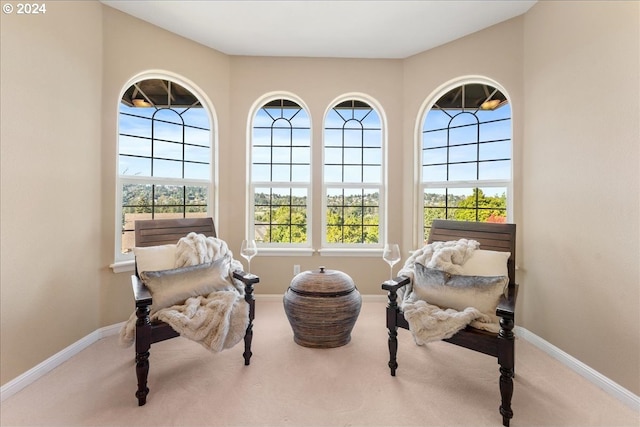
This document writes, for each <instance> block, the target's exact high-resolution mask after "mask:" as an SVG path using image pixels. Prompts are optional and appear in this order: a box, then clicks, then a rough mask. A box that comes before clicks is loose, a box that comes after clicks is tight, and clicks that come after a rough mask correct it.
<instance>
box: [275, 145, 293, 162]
mask: <svg viewBox="0 0 640 427" xmlns="http://www.w3.org/2000/svg"><path fill="white" fill-rule="evenodd" d="M271 152H272V153H273V157H272V159H271V161H272V162H273V163H291V149H290V148H289V147H274V148H273V149H272V151H271Z"/></svg>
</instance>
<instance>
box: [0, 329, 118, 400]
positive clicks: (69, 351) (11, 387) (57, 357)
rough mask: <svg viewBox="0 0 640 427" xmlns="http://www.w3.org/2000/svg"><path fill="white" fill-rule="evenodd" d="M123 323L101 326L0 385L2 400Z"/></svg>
mask: <svg viewBox="0 0 640 427" xmlns="http://www.w3.org/2000/svg"><path fill="white" fill-rule="evenodd" d="M123 324H124V322H121V323H117V324H115V325H111V326H105V327H104V328H100V329H97V330H95V331H93V332H91V333H90V334H89V335H87V336H85V337H84V338H82V339H80V340H78V341H76V342H75V343H73V344H71V345H70V346H69V347H67V348H65V349H62V350H61V351H59V352H58V353H56V354H54V355H53V356H51V357H50V358H48V359H47V360H45V361H43V362H41V363H39V364H38V365H36V366H35V367H33V368H31V369H29V370H28V371H27V372H25V373H24V374H22V375H20V376H18V377H16V378H14V379H13V380H11V381H9V382H8V383H6V384H4V385H3V386H2V387H0V402H4V400H5V399H7V398H9V397H11V396H13V395H14V394H16V393H17V392H19V391H20V390H22V389H23V388H25V387H26V386H28V385H29V384H31V383H33V382H34V381H36V380H38V379H39V378H40V377H42V376H43V375H45V374H47V373H48V372H50V371H52V370H53V369H55V368H56V367H58V366H60V365H61V364H62V363H64V362H66V361H67V360H69V359H71V358H72V357H73V356H75V355H76V354H78V353H80V352H81V351H82V350H84V349H85V348H87V347H89V346H90V345H91V344H93V343H95V342H96V341H98V340H99V339H101V338H104V337H107V336H110V335H115V334H117V333H118V331H119V330H120V327H121V326H122V325H123Z"/></svg>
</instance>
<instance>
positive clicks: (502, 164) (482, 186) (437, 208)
mask: <svg viewBox="0 0 640 427" xmlns="http://www.w3.org/2000/svg"><path fill="white" fill-rule="evenodd" d="M433 99H435V101H432V102H433V104H432V105H431V107H430V108H429V109H428V111H427V113H426V115H425V117H424V121H423V126H422V132H421V138H420V139H421V141H420V156H419V158H420V176H421V179H420V183H421V185H420V196H421V199H422V204H421V205H422V212H421V215H420V217H421V219H422V232H423V240H424V239H425V238H426V236H428V234H429V230H430V226H431V223H432V221H433V220H434V219H453V220H461V221H482V222H506V221H507V216H508V212H509V211H510V203H511V195H510V194H511V175H512V174H511V167H512V163H511V135H512V131H511V106H510V104H509V100H508V99H507V97H506V96H505V94H504V93H503V91H501V90H500V89H498V88H496V87H495V85H494V84H492V83H489V82H468V83H464V84H460V83H457V84H456V85H455V86H454V87H451V86H449V87H448V88H446V89H444V90H443V91H440V92H439V93H437V94H436V95H435V96H434V97H433Z"/></svg>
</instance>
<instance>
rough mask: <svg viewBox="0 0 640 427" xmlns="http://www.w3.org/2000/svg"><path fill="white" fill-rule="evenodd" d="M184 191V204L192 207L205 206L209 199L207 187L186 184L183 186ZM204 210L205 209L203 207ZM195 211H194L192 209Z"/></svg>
mask: <svg viewBox="0 0 640 427" xmlns="http://www.w3.org/2000/svg"><path fill="white" fill-rule="evenodd" d="M185 192H186V195H187V197H186V204H187V205H189V206H192V207H195V206H204V207H205V208H206V207H207V201H208V200H209V194H208V193H209V192H208V191H207V187H202V186H188V187H185ZM205 211H206V209H205ZM193 212H195V211H193Z"/></svg>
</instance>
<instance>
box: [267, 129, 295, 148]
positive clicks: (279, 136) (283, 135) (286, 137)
mask: <svg viewBox="0 0 640 427" xmlns="http://www.w3.org/2000/svg"><path fill="white" fill-rule="evenodd" d="M271 135H272V139H271V141H272V143H273V145H284V146H288V145H291V129H289V128H284V129H283V128H273V129H272V130H271Z"/></svg>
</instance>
